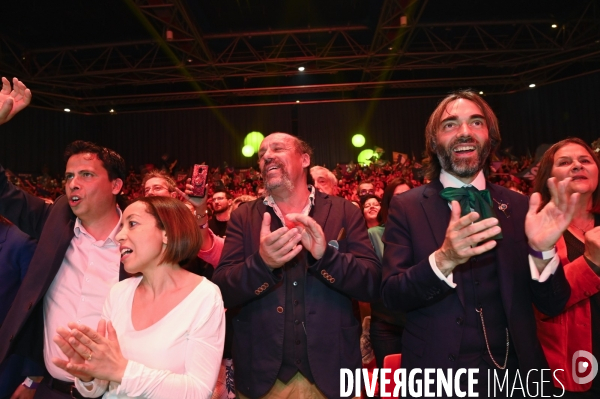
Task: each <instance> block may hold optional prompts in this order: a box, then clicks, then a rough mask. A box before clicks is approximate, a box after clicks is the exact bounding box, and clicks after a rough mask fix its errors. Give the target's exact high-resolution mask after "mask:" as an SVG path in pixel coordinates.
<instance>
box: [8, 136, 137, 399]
mask: <svg viewBox="0 0 600 399" xmlns="http://www.w3.org/2000/svg"><path fill="white" fill-rule="evenodd" d="M65 160H66V161H67V166H66V171H65V178H66V180H67V182H66V192H67V194H66V195H65V196H61V197H59V198H58V199H57V200H56V202H55V203H54V204H47V203H46V202H44V201H43V200H41V199H39V198H36V197H34V196H31V195H29V194H27V193H25V192H23V191H21V190H20V189H18V188H17V187H15V186H14V185H12V184H11V183H10V182H8V181H7V178H6V175H5V173H4V169H3V168H2V167H0V214H2V215H4V216H5V217H6V218H7V219H9V220H10V221H12V222H13V223H15V224H16V225H17V226H18V227H19V228H20V229H21V230H22V231H23V232H25V233H26V234H28V235H30V236H31V237H34V238H37V239H38V245H37V249H36V251H35V253H34V255H33V257H32V260H31V263H30V265H29V272H28V273H27V275H26V276H25V279H24V280H23V282H22V284H21V287H20V288H19V291H18V292H17V295H16V297H15V300H14V302H13V305H12V307H11V308H10V310H9V312H8V314H7V316H6V318H5V320H4V323H2V326H1V327H0V361H1V360H4V359H6V358H7V356H8V355H9V354H11V353H17V354H19V355H23V356H26V357H29V358H30V359H32V360H35V361H37V362H38V363H40V364H41V363H42V362H45V365H46V368H47V370H48V373H49V374H50V378H44V383H43V384H41V385H39V389H38V390H37V392H36V396H37V397H39V398H70V397H71V389H72V386H73V380H72V377H71V376H70V375H69V374H68V373H66V372H64V370H61V369H60V368H58V367H56V366H54V364H52V362H51V361H50V359H52V358H53V357H57V358H59V357H61V355H62V354H61V353H60V351H59V350H58V348H57V347H56V345H54V344H53V343H52V342H51V337H52V335H53V334H54V331H55V330H56V328H57V327H58V326H60V325H64V324H66V322H67V321H70V320H73V319H76V320H77V321H79V322H81V323H85V324H92V325H94V324H97V322H98V320H99V318H100V313H101V307H102V303H103V302H104V299H105V298H106V295H107V294H108V291H109V289H110V288H111V287H112V286H113V285H114V284H115V283H116V282H117V281H118V280H119V278H120V277H121V278H124V277H125V276H126V274H125V273H124V272H122V270H121V271H120V267H119V265H120V253H119V248H118V245H117V242H116V240H115V238H114V236H115V234H116V233H117V228H118V225H119V223H120V219H121V211H120V210H119V208H118V207H117V195H118V194H119V192H120V191H121V188H122V185H123V179H124V178H125V171H126V169H125V163H124V161H123V159H122V158H121V156H120V155H119V154H117V153H116V152H114V151H112V150H109V149H107V148H103V147H99V146H97V145H95V144H92V143H89V142H84V141H76V142H73V143H71V144H70V145H69V146H68V147H67V149H66V151H65ZM32 377H34V376H32ZM31 380H33V381H35V382H36V383H37V382H40V381H41V376H35V378H31ZM33 387H34V385H33V384H31V383H29V386H28V387H27V386H24V385H21V386H19V387H18V388H17V390H18V391H20V392H18V393H17V395H21V394H24V393H23V392H22V391H23V390H28V389H30V388H33Z"/></svg>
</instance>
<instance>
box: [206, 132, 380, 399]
mask: <svg viewBox="0 0 600 399" xmlns="http://www.w3.org/2000/svg"><path fill="white" fill-rule="evenodd" d="M311 154H312V150H311V149H310V147H309V146H308V145H307V144H306V143H304V142H303V141H301V140H299V139H298V138H296V137H294V136H291V135H288V134H285V133H273V134H271V135H269V136H267V137H266V138H265V139H264V140H263V142H262V144H261V146H260V150H259V153H258V156H259V165H260V169H261V173H262V175H263V179H264V181H265V186H266V189H267V196H266V197H265V198H264V200H257V201H254V202H252V203H250V204H248V205H245V206H242V207H240V208H238V209H237V211H236V212H234V213H233V214H232V218H231V220H230V222H229V226H228V230H227V239H226V240H225V248H224V250H223V257H222V258H221V262H220V264H219V267H217V269H216V270H215V274H214V276H213V277H214V281H215V283H216V284H217V285H218V286H219V287H220V288H221V292H222V293H223V298H224V300H225V306H226V307H231V306H238V305H239V306H241V310H240V312H239V314H238V315H237V316H236V317H235V319H234V327H235V328H234V330H235V335H234V350H233V355H234V359H233V360H234V363H235V367H236V389H237V390H238V391H239V395H238V396H239V397H240V398H246V397H252V398H256V397H261V396H263V395H266V396H269V395H274V394H275V392H277V394H278V395H279V396H278V397H281V398H284V397H289V398H302V397H303V398H308V397H311V398H325V397H328V398H332V397H338V396H339V388H340V372H339V369H340V367H344V368H350V369H352V370H354V369H356V368H359V367H361V354H360V346H359V336H360V331H361V326H360V324H359V323H358V321H357V320H356V318H355V316H354V313H353V310H352V300H351V298H356V299H358V300H362V301H371V300H374V299H376V298H377V297H378V291H379V286H380V265H379V262H378V260H377V257H376V256H375V253H374V252H373V247H372V246H371V245H370V243H369V241H368V237H367V233H366V229H365V228H364V220H363V218H362V217H361V215H360V212H359V210H358V209H356V208H355V207H353V206H352V204H350V202H347V201H344V200H343V199H341V198H338V197H333V196H329V195H326V194H322V193H319V192H317V190H315V188H314V187H312V186H308V184H307V177H308V168H309V167H310V162H311ZM325 221H326V222H327V223H325ZM328 243H329V245H328ZM294 389H299V390H300V391H302V392H304V394H299V393H297V392H298V391H295V392H294ZM293 392H294V393H293Z"/></svg>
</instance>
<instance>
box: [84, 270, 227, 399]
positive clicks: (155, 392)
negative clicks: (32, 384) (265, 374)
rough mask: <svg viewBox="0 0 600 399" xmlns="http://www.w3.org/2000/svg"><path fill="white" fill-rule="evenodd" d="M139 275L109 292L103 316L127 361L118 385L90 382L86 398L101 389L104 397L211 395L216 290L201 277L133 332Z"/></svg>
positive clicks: (219, 348) (216, 364)
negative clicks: (179, 298)
mask: <svg viewBox="0 0 600 399" xmlns="http://www.w3.org/2000/svg"><path fill="white" fill-rule="evenodd" d="M141 281H142V277H131V278H128V279H126V280H123V281H121V282H119V283H117V284H116V285H115V286H114V287H113V288H112V289H111V291H110V294H109V296H108V298H107V300H106V304H105V305H104V310H103V315H102V317H103V318H105V319H107V320H110V321H111V322H112V324H113V327H114V328H115V331H116V332H117V338H118V339H119V346H120V348H121V352H122V353H123V357H125V359H127V360H128V362H127V367H126V369H125V373H124V374H123V379H122V381H121V384H117V383H116V382H111V383H110V384H109V383H108V381H103V380H93V381H94V383H93V386H92V388H91V390H90V391H88V390H87V389H86V388H85V387H84V386H83V384H82V383H81V381H80V380H75V381H76V382H75V384H76V386H77V388H78V390H79V392H80V393H81V394H82V395H84V396H87V397H97V396H99V395H101V394H102V393H103V392H105V391H106V389H107V388H108V391H106V392H105V393H104V396H103V398H105V399H121V398H145V399H171V398H177V399H191V398H194V399H196V398H198V399H199V398H210V397H211V396H212V391H213V389H214V386H215V383H216V381H217V376H218V374H219V369H220V367H221V358H222V357H223V344H224V341H225V312H224V310H223V299H222V297H221V291H219V288H218V287H217V286H216V285H215V284H213V283H211V282H210V281H208V280H207V279H206V278H203V279H202V281H201V282H200V284H198V285H197V286H196V288H194V290H193V291H192V292H190V293H189V295H188V296H187V297H185V298H184V299H183V300H182V301H181V302H179V303H178V304H177V305H176V306H175V307H174V308H173V309H171V310H170V311H169V313H167V314H166V315H165V316H164V317H163V318H162V319H160V320H159V321H157V322H156V323H154V324H153V325H151V326H150V327H147V328H144V329H143V330H136V329H135V328H134V327H133V324H132V322H131V309H132V305H133V297H134V294H135V291H136V288H137V286H138V285H139V284H140V282H141Z"/></svg>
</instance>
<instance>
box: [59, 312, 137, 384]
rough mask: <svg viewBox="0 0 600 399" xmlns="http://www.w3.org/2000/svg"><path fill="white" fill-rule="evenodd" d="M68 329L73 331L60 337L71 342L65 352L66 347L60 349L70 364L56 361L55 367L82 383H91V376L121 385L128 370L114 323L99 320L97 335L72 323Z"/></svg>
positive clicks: (63, 332)
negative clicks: (82, 381)
mask: <svg viewBox="0 0 600 399" xmlns="http://www.w3.org/2000/svg"><path fill="white" fill-rule="evenodd" d="M69 328H70V329H71V330H70V331H68V330H66V329H59V330H64V331H58V330H57V332H59V336H60V337H61V338H62V339H63V340H64V341H66V342H68V347H65V349H66V351H65V349H63V347H64V343H62V345H59V347H60V348H61V350H62V351H63V352H64V353H65V355H67V357H68V358H69V361H68V362H66V361H64V360H60V359H53V360H52V361H53V363H54V364H55V365H56V366H58V367H60V368H62V369H64V370H66V371H68V372H69V373H71V374H73V375H74V376H76V377H79V378H80V379H82V380H89V379H90V378H85V377H86V376H91V377H94V378H98V379H102V380H108V381H114V382H118V383H120V382H121V380H122V378H123V374H124V373H125V368H126V367H127V359H125V358H124V357H123V354H122V353H121V348H120V346H119V341H118V339H117V333H116V331H115V329H114V328H113V326H112V324H111V322H108V323H106V321H105V320H100V322H99V323H98V329H97V331H94V330H93V329H91V328H89V327H88V326H85V325H83V324H77V323H69ZM105 331H106V334H105ZM61 332H62V334H61ZM65 333H66V334H68V336H67V337H66V339H65V337H64V336H63V334H65ZM105 335H106V337H105ZM57 340H58V341H60V340H59V339H57V337H55V342H57ZM57 343H58V342H57ZM82 360H83V361H82ZM80 376H83V377H84V378H81V377H80Z"/></svg>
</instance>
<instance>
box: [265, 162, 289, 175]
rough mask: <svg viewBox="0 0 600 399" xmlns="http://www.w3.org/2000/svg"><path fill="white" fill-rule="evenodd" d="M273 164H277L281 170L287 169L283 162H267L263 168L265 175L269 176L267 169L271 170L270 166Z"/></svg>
mask: <svg viewBox="0 0 600 399" xmlns="http://www.w3.org/2000/svg"><path fill="white" fill-rule="evenodd" d="M271 166H276V167H278V168H280V169H281V170H285V168H284V165H283V164H282V163H281V162H278V161H271V162H269V163H265V165H264V166H263V168H262V170H261V174H262V175H263V177H266V176H267V171H268V170H269V168H270V167H271Z"/></svg>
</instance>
